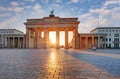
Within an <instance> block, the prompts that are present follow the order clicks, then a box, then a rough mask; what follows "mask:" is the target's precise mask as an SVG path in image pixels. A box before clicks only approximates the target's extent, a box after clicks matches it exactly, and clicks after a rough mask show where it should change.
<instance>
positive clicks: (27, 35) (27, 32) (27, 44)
mask: <svg viewBox="0 0 120 79" xmlns="http://www.w3.org/2000/svg"><path fill="white" fill-rule="evenodd" d="M26 48H29V29H27V30H26Z"/></svg>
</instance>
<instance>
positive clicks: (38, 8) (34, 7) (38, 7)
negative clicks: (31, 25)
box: [32, 3, 44, 13]
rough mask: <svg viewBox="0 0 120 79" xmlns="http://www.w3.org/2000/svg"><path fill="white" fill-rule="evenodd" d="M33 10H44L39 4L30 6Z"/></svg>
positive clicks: (39, 11) (41, 11) (40, 11)
mask: <svg viewBox="0 0 120 79" xmlns="http://www.w3.org/2000/svg"><path fill="white" fill-rule="evenodd" d="M32 9H33V10H35V11H36V12H38V13H43V12H44V11H43V10H42V8H41V6H40V4H38V3H37V4H35V5H34V6H33V7H32Z"/></svg>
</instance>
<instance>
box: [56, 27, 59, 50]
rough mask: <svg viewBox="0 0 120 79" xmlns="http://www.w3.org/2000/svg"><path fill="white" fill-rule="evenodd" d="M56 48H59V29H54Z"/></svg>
mask: <svg viewBox="0 0 120 79" xmlns="http://www.w3.org/2000/svg"><path fill="white" fill-rule="evenodd" d="M56 48H59V29H58V28H57V29H56Z"/></svg>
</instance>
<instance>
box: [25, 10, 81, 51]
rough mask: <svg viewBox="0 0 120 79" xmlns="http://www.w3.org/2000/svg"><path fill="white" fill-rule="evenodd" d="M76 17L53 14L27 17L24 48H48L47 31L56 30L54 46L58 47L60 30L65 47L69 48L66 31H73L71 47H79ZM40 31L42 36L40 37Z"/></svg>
mask: <svg viewBox="0 0 120 79" xmlns="http://www.w3.org/2000/svg"><path fill="white" fill-rule="evenodd" d="M79 23H80V22H79V21H78V18H60V17H57V16H54V14H53V12H51V14H50V15H49V17H43V18H42V19H27V22H26V23H24V24H25V25H26V48H49V43H50V42H49V32H50V31H56V48H59V47H60V39H59V38H60V31H65V49H67V48H69V44H68V32H69V31H73V39H72V47H73V48H79V37H78V24H79ZM42 32H43V33H44V36H43V38H42Z"/></svg>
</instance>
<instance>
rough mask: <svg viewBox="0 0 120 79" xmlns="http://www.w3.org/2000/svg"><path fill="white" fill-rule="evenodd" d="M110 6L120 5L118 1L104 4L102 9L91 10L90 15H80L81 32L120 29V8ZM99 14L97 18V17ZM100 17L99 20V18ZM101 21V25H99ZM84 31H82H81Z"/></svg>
mask: <svg viewBox="0 0 120 79" xmlns="http://www.w3.org/2000/svg"><path fill="white" fill-rule="evenodd" d="M110 4H118V3H117V2H116V1H115V2H112V1H110V3H108V1H106V2H105V4H103V5H102V6H103V7H101V8H96V9H90V10H89V12H88V13H86V14H83V15H80V16H79V20H80V21H81V23H80V25H79V30H80V31H79V32H80V33H81V32H84V33H86V32H87V33H88V32H90V31H91V30H92V29H94V28H96V27H98V26H99V27H120V22H119V21H120V16H119V15H120V7H118V6H114V7H111V8H109V7H108V5H110ZM96 14H97V16H96ZM98 16H99V18H98ZM98 21H99V25H98ZM81 30H82V31H81Z"/></svg>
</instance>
